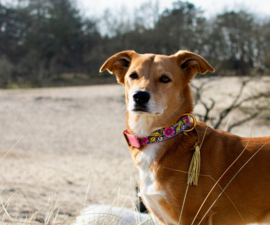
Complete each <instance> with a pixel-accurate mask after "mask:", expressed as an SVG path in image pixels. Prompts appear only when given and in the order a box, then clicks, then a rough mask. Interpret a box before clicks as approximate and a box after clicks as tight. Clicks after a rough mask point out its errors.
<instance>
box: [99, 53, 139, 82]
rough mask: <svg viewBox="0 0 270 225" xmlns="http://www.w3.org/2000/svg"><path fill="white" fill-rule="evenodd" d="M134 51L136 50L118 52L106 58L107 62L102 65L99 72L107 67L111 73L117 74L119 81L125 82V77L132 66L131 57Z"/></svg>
mask: <svg viewBox="0 0 270 225" xmlns="http://www.w3.org/2000/svg"><path fill="white" fill-rule="evenodd" d="M134 53H135V51H131V50H128V51H123V52H119V53H116V54H115V55H113V56H111V57H110V58H109V59H107V60H106V62H105V63H104V64H103V65H102V66H101V68H100V70H99V72H103V71H104V70H106V69H107V70H108V71H109V72H110V73H114V74H115V75H116V79H117V81H118V83H120V84H124V77H125V74H126V72H127V70H128V68H129V66H130V63H131V57H132V55H133V54H134Z"/></svg>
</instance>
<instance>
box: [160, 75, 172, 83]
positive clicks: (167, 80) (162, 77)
mask: <svg viewBox="0 0 270 225" xmlns="http://www.w3.org/2000/svg"><path fill="white" fill-rule="evenodd" d="M159 81H160V82H162V83H169V82H170V81H171V79H170V78H169V77H167V76H165V75H163V76H161V77H160V78H159Z"/></svg>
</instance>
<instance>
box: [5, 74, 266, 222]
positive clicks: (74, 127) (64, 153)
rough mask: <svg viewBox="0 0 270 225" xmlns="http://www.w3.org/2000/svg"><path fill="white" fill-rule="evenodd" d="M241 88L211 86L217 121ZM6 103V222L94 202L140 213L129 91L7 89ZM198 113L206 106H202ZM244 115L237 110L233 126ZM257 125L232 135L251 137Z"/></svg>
mask: <svg viewBox="0 0 270 225" xmlns="http://www.w3.org/2000/svg"><path fill="white" fill-rule="evenodd" d="M266 81H269V79H267V78H264V79H263V80H256V81H254V82H252V83H250V85H249V88H247V90H246V94H250V93H253V92H256V90H257V89H259V90H262V89H268V90H269V84H267V82H266ZM199 82H201V81H197V80H195V81H194V83H195V84H197V85H198V83H199ZM239 85H240V82H239V80H238V79H237V78H223V79H217V80H216V81H214V82H210V83H209V85H207V87H206V89H205V91H204V95H203V96H204V98H205V99H209V98H214V99H215V100H216V108H215V111H214V113H213V114H214V115H217V113H218V112H219V111H221V110H222V109H224V107H226V105H228V104H230V102H231V100H232V98H231V97H230V96H229V94H233V95H235V94H236V93H237V90H238V89H239ZM0 102H1V104H0V115H1V116H0V197H1V199H0V200H1V204H2V206H1V207H2V208H0V215H1V217H2V218H3V219H2V220H4V221H9V220H10V218H9V216H8V214H7V213H6V212H5V211H7V212H8V213H9V214H10V216H11V219H13V220H14V221H16V219H14V217H16V215H18V217H19V218H23V217H29V215H31V213H36V214H37V215H38V218H39V219H40V220H41V221H46V220H49V218H48V216H47V217H46V214H48V212H50V211H51V210H53V209H55V213H56V214H58V217H57V218H56V220H55V221H56V222H57V221H58V222H59V221H60V222H61V221H63V219H68V217H69V216H71V215H76V214H77V213H78V212H79V211H80V210H81V209H82V208H83V207H84V206H87V205H90V204H93V203H101V202H102V203H109V204H112V203H114V202H117V205H122V204H123V205H125V206H128V207H132V203H131V202H132V201H134V200H136V197H135V192H134V186H135V185H136V182H137V179H138V174H137V170H136V168H135V166H134V164H133V162H132V159H131V156H130V152H129V149H128V147H127V145H126V143H125V140H124V138H123V137H122V131H123V130H124V129H125V105H124V88H123V87H122V86H121V85H103V86H89V87H72V88H44V89H27V90H0ZM249 107H252V104H250V106H249ZM195 111H196V112H197V113H198V112H201V111H203V107H202V106H199V105H198V106H196V107H195ZM269 115H270V113H269V111H268V112H266V113H265V114H263V115H261V116H260V117H259V118H257V119H255V120H254V121H253V134H252V136H270V129H269V126H270V116H269ZM242 116H243V115H242V114H241V113H240V112H235V113H234V114H233V116H232V118H231V122H233V121H235V120H237V119H239V118H241V117H242ZM228 119H229V118H228ZM228 119H227V120H226V121H224V123H223V124H222V126H221V129H224V128H225V126H226V123H227V122H228ZM251 124H252V123H251V122H248V123H246V124H244V125H242V126H241V127H237V128H235V129H233V130H232V133H235V134H238V135H242V136H249V135H250V131H251ZM16 142H17V144H15V143H16ZM14 144H15V146H14ZM13 146H14V147H13ZM9 150H10V151H9ZM8 151H9V153H8V155H7V156H5V155H6V153H7V152H8ZM4 156H5V157H4ZM51 221H53V219H52V218H51Z"/></svg>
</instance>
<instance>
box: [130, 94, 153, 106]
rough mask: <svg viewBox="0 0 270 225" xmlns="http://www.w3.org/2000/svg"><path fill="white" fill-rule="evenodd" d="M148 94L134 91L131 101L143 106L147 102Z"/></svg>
mask: <svg viewBox="0 0 270 225" xmlns="http://www.w3.org/2000/svg"><path fill="white" fill-rule="evenodd" d="M149 99H150V94H149V93H148V92H147V91H136V92H135V93H134V95H133V100H134V101H135V102H136V103H138V104H145V103H147V102H148V101H149Z"/></svg>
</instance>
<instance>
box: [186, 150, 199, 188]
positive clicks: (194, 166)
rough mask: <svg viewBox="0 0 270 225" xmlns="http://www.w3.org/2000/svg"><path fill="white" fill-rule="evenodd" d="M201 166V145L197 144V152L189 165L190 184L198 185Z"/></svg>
mask: <svg viewBox="0 0 270 225" xmlns="http://www.w3.org/2000/svg"><path fill="white" fill-rule="evenodd" d="M200 167H201V153H200V147H199V146H198V145H196V147H195V152H194V154H193V157H192V159H191V162H190V165H189V170H188V181H187V183H188V184H193V185H198V179H199V174H200Z"/></svg>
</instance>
